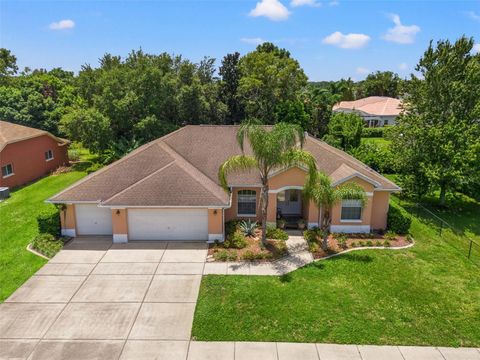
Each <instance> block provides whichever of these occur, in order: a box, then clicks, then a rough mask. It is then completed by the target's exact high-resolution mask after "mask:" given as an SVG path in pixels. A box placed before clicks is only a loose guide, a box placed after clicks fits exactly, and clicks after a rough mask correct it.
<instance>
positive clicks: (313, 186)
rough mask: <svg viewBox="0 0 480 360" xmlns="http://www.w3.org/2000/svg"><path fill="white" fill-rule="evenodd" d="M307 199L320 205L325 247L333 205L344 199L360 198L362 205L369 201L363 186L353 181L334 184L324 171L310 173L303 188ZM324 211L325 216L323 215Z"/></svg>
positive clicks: (320, 222)
mask: <svg viewBox="0 0 480 360" xmlns="http://www.w3.org/2000/svg"><path fill="white" fill-rule="evenodd" d="M303 196H304V197H305V199H308V200H311V201H313V202H314V203H315V205H317V207H318V226H319V228H320V229H321V230H323V231H324V237H323V248H324V249H327V247H328V232H327V230H328V229H329V227H330V223H331V222H332V217H331V211H332V207H333V206H335V205H336V204H338V203H339V202H340V201H342V200H346V199H352V200H353V199H355V200H360V202H361V204H362V206H364V205H365V203H366V202H367V194H366V193H365V190H363V188H362V187H361V186H360V185H358V184H356V183H353V182H350V183H346V184H342V185H339V186H332V179H331V178H330V176H328V175H327V174H325V173H324V172H321V171H317V172H312V173H310V174H309V175H308V177H307V180H306V182H305V187H304V189H303ZM321 213H323V216H321Z"/></svg>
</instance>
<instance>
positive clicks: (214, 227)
mask: <svg viewBox="0 0 480 360" xmlns="http://www.w3.org/2000/svg"><path fill="white" fill-rule="evenodd" d="M208 233H209V234H223V216H222V209H208Z"/></svg>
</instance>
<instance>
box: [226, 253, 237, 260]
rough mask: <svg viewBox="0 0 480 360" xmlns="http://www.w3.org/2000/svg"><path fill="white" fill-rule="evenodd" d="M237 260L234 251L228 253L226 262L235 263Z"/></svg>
mask: <svg viewBox="0 0 480 360" xmlns="http://www.w3.org/2000/svg"><path fill="white" fill-rule="evenodd" d="M237 258H238V255H237V252H236V251H235V250H233V251H230V252H229V253H228V255H227V260H228V261H235V260H237Z"/></svg>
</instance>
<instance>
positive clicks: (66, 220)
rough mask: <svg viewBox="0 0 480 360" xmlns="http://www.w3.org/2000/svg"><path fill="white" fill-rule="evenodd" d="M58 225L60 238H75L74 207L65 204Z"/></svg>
mask: <svg viewBox="0 0 480 360" xmlns="http://www.w3.org/2000/svg"><path fill="white" fill-rule="evenodd" d="M60 224H61V234H62V236H71V237H75V236H77V232H76V230H75V229H76V224H75V205H73V204H67V205H66V207H65V209H64V210H62V211H61V212H60Z"/></svg>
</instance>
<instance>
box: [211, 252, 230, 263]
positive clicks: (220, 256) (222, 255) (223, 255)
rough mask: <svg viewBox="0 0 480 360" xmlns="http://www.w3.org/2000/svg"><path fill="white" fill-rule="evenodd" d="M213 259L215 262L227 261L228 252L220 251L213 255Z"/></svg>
mask: <svg viewBox="0 0 480 360" xmlns="http://www.w3.org/2000/svg"><path fill="white" fill-rule="evenodd" d="M213 257H214V259H215V260H217V261H227V259H228V251H227V250H220V251H218V252H216V253H214V254H213Z"/></svg>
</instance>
